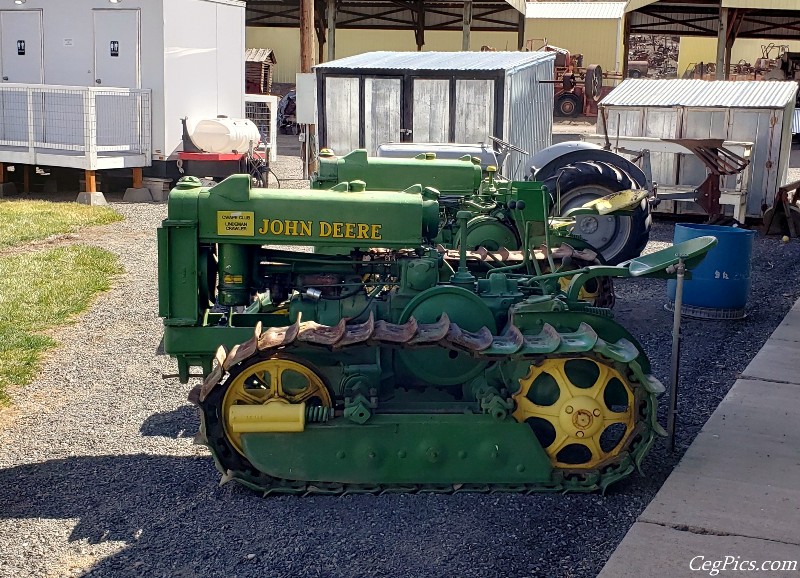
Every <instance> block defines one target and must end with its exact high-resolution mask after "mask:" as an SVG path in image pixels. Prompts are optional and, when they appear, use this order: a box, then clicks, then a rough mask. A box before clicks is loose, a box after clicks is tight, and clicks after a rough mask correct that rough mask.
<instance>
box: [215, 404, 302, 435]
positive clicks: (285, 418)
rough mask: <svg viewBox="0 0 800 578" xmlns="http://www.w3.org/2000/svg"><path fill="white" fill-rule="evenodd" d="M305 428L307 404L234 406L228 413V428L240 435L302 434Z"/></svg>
mask: <svg viewBox="0 0 800 578" xmlns="http://www.w3.org/2000/svg"><path fill="white" fill-rule="evenodd" d="M305 426H306V404H305V402H303V403H278V402H272V403H267V404H264V405H232V406H231V407H230V410H229V411H228V427H229V428H230V431H231V432H233V433H238V434H243V433H281V432H284V433H289V432H301V431H303V430H304V429H305Z"/></svg>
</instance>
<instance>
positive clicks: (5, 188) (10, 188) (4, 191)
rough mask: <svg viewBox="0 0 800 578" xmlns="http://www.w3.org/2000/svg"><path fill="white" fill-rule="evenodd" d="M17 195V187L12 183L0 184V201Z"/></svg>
mask: <svg viewBox="0 0 800 578" xmlns="http://www.w3.org/2000/svg"><path fill="white" fill-rule="evenodd" d="M16 194H17V186H16V185H15V184H14V183H0V199H1V198H3V197H11V196H14V195H16Z"/></svg>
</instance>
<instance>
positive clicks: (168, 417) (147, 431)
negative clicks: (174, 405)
mask: <svg viewBox="0 0 800 578" xmlns="http://www.w3.org/2000/svg"><path fill="white" fill-rule="evenodd" d="M199 430H200V416H199V414H198V410H197V407H196V406H194V405H191V404H186V405H184V406H183V407H179V408H178V409H176V410H173V411H165V412H161V413H154V414H153V415H151V416H150V417H148V418H147V419H146V420H145V421H144V423H143V424H142V427H140V428H139V431H140V432H141V434H142V435H144V436H161V437H167V438H191V437H194V434H196V433H197V432H198V431H199Z"/></svg>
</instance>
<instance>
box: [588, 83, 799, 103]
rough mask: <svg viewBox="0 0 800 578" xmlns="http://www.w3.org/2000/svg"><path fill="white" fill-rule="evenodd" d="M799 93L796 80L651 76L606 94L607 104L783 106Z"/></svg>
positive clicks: (604, 100)
mask: <svg viewBox="0 0 800 578" xmlns="http://www.w3.org/2000/svg"><path fill="white" fill-rule="evenodd" d="M796 94H797V83H796V82H791V81H787V82H777V81H775V82H772V81H770V82H764V81H713V82H712V81H708V80H674V79H673V80H651V79H645V78H630V79H627V80H625V81H624V82H623V83H622V84H620V85H619V86H618V87H617V88H615V89H614V90H613V91H611V93H610V94H609V95H608V96H606V97H605V98H604V99H603V100H602V101H601V103H600V104H602V105H606V106H658V107H671V106H699V107H704V106H710V107H715V108H784V107H786V104H787V103H789V102H793V101H794V99H795V95H796Z"/></svg>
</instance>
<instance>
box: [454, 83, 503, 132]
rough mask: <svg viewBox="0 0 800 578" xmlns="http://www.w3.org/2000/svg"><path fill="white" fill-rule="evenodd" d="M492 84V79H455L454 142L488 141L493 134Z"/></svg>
mask: <svg viewBox="0 0 800 578" xmlns="http://www.w3.org/2000/svg"><path fill="white" fill-rule="evenodd" d="M494 84H495V81H494V80H492V79H485V80H462V79H457V80H456V115H455V116H456V126H455V137H456V138H455V142H457V143H466V144H476V143H488V142H489V136H490V135H494Z"/></svg>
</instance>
